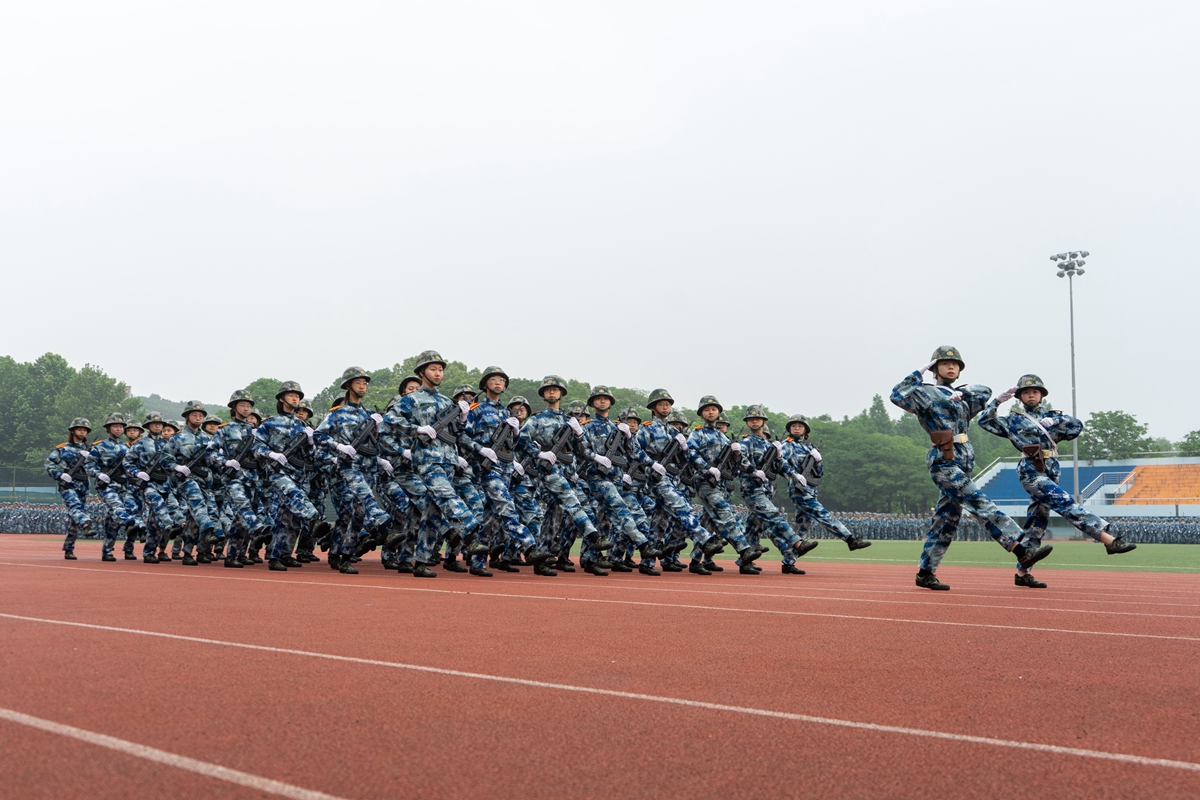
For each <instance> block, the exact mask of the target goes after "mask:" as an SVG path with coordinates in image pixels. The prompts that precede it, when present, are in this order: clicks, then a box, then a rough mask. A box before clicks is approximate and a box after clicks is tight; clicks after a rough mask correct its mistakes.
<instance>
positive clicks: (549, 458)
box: [538, 450, 558, 464]
mask: <svg viewBox="0 0 1200 800" xmlns="http://www.w3.org/2000/svg"><path fill="white" fill-rule="evenodd" d="M538 458H540V459H541V460H542V461H546V462H549V463H551V464H556V463H558V456H556V455H554V453H552V452H550V451H549V450H546V451H544V452H541V453H538Z"/></svg>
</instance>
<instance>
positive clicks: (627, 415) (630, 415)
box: [617, 406, 642, 422]
mask: <svg viewBox="0 0 1200 800" xmlns="http://www.w3.org/2000/svg"><path fill="white" fill-rule="evenodd" d="M617 419H619V420H621V421H622V422H624V421H625V420H627V419H636V420H637V421H638V422H641V421H642V415H641V414H639V413H638V410H637V407H636V406H630V407H629V408H627V409H625V410H624V411H622V412H621V413H620V414H617Z"/></svg>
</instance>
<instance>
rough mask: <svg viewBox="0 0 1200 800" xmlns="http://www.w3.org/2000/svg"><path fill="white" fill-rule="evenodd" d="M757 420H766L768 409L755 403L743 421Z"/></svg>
mask: <svg viewBox="0 0 1200 800" xmlns="http://www.w3.org/2000/svg"><path fill="white" fill-rule="evenodd" d="M756 418H757V419H766V418H767V409H766V408H764V407H763V406H761V405H759V404H758V403H755V404H754V405H752V406H750V407H749V408H747V409H746V413H745V414H742V419H743V420H747V419H756Z"/></svg>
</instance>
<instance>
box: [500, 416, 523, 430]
mask: <svg viewBox="0 0 1200 800" xmlns="http://www.w3.org/2000/svg"><path fill="white" fill-rule="evenodd" d="M504 421H505V422H507V423H508V424H509V425H511V426H512V429H513V430H514V431H515V432H517V433H520V432H521V420H519V419H517V418H516V417H509V418H508V419H506V420H504Z"/></svg>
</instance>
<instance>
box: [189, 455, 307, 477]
mask: <svg viewBox="0 0 1200 800" xmlns="http://www.w3.org/2000/svg"><path fill="white" fill-rule="evenodd" d="M284 460H285V461H286V460H287V459H284ZM174 470H175V471H176V472H178V473H179V474H180V475H183V476H184V477H188V478H190V477H192V471H191V470H190V469H188V468H187V465H186V464H176V465H175V466H174Z"/></svg>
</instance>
